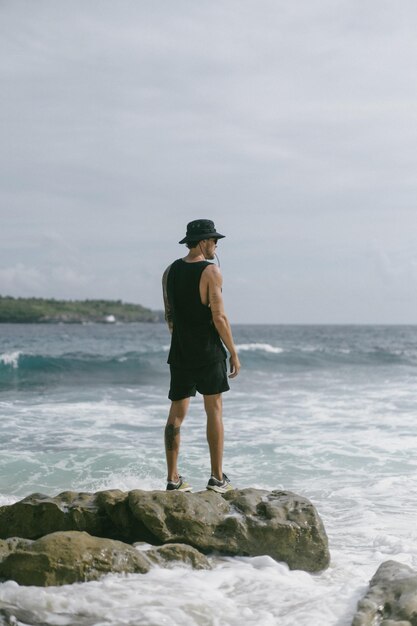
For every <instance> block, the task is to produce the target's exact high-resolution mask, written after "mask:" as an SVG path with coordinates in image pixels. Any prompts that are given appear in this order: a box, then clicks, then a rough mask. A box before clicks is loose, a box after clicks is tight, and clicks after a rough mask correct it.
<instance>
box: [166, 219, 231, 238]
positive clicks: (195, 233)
mask: <svg viewBox="0 0 417 626" xmlns="http://www.w3.org/2000/svg"><path fill="white" fill-rule="evenodd" d="M225 236H226V235H221V234H220V233H218V232H216V227H215V226H214V222H212V221H211V220H194V221H193V222H189V223H188V224H187V234H186V235H185V237H184V239H181V241H179V242H178V243H189V242H190V241H202V240H203V239H223V237H225Z"/></svg>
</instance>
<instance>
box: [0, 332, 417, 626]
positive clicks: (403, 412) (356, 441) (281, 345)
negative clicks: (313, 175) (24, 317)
mask: <svg viewBox="0 0 417 626" xmlns="http://www.w3.org/2000/svg"><path fill="white" fill-rule="evenodd" d="M234 335H235V340H236V343H237V344H238V347H239V352H240V358H241V361H242V366H243V367H242V372H241V375H240V376H239V377H238V378H237V379H235V380H233V381H231V387H232V389H231V391H230V392H229V393H227V394H225V395H224V422H225V435H226V443H225V463H224V467H225V471H226V473H227V474H228V475H229V476H230V478H231V479H232V482H233V483H234V484H235V485H236V486H238V487H247V486H256V487H261V488H267V489H273V488H283V489H289V490H293V491H296V492H298V493H300V494H303V495H305V496H307V497H308V498H310V499H311V500H312V501H313V503H314V504H315V505H316V506H317V508H318V510H319V512H320V514H321V516H322V518H323V520H324V523H325V526H326V529H327V532H328V535H329V540H330V548H331V553H332V564H331V567H330V568H329V570H327V571H326V572H324V573H322V574H320V575H315V576H311V575H308V574H306V573H304V572H289V571H288V568H286V566H285V565H284V564H277V563H275V562H273V561H271V560H270V559H268V558H266V557H265V558H258V559H234V560H229V559H214V566H215V569H214V570H213V572H192V571H191V570H178V569H174V570H169V571H166V570H165V571H164V570H160V569H158V568H156V569H155V570H153V571H152V572H151V573H150V574H147V575H145V576H133V577H129V578H128V579H126V578H122V579H121V578H118V577H115V576H111V577H108V578H106V579H105V580H104V581H100V582H98V583H87V584H84V585H80V586H77V591H75V587H65V588H62V589H49V590H44V591H42V592H41V594H40V595H39V592H38V591H34V590H31V589H30V588H26V589H25V588H23V587H22V588H21V587H19V586H17V585H15V583H11V582H6V583H3V584H0V604H1V602H3V603H7V604H9V605H11V606H13V607H16V611H18V610H23V608H24V609H25V610H27V611H29V613H30V614H31V615H32V616H33V623H35V620H36V619H38V620H39V619H41V620H43V623H46V624H54V623H58V622H59V623H65V624H70V623H74V624H75V623H80V619H81V617H80V615H81V614H82V615H84V616H87V617H88V618H89V619H92V620H93V622H94V623H97V624H98V623H103V624H119V623H124V624H132V625H133V624H142V623H143V624H213V625H214V624H233V625H234V624H238V623H240V621H241V619H242V617H244V619H245V621H246V622H247V623H248V624H258V625H259V624H261V625H263V624H265V625H268V624H277V623H279V624H280V625H283V626H286V625H292V624H295V623H297V625H298V624H306V625H307V624H308V625H309V626H312V625H313V626H315V625H317V626H319V625H320V626H327V625H329V626H333V625H335V626H336V625H337V626H344V625H345V624H346V626H347V625H348V624H350V621H351V618H352V612H353V610H354V607H355V604H356V602H357V600H358V598H359V596H360V594H361V593H362V592H363V591H364V589H365V588H366V584H367V581H368V579H369V578H370V576H371V575H372V574H373V573H374V571H375V569H376V568H377V567H378V565H379V563H380V562H382V561H383V560H387V559H388V558H396V559H398V560H400V561H402V562H404V563H408V564H409V565H412V566H415V567H416V566H417V549H416V546H417V543H416V534H417V531H415V529H414V520H415V518H416V513H417V504H416V502H417V498H416V495H417V493H416V492H417V488H416V484H417V481H416V478H417V439H416V436H415V415H416V408H417V407H416V400H415V398H416V382H417V327H415V326H411V327H382V326H380V327H369V326H368V327H358V326H351V327H348V326H254V325H253V326H249V325H248V326H236V327H235V328H234ZM168 344H169V333H168V331H167V329H166V328H165V326H163V325H159V324H134V325H110V324H109V325H86V326H64V325H62V326H59V325H51V326H41V325H35V326H32V325H27V326H26V325H22V326H18V325H1V326H0V415H1V420H0V442H1V448H2V451H3V452H2V454H1V457H0V502H1V503H3V504H5V503H10V502H13V501H15V500H17V499H20V498H22V497H24V496H26V495H28V494H29V493H32V492H35V491H36V492H43V493H47V494H51V495H53V494H56V493H58V492H60V491H63V490H66V489H74V490H83V491H94V490H98V489H106V488H119V489H123V490H127V489H135V488H145V489H161V488H164V486H165V471H166V470H165V460H164V450H163V429H164V425H165V421H166V415H167V411H168V399H167V389H168V382H169V381H168V367H167V365H166V358H167V354H168ZM208 471H209V458H208V451H207V444H206V441H205V417H204V412H203V407H202V400H201V397H197V398H195V399H194V400H193V402H192V404H191V409H190V413H189V416H188V417H187V420H186V422H185V423H184V426H183V429H182V452H181V472H182V473H183V474H184V475H185V476H186V478H187V480H188V481H189V482H191V483H192V484H193V486H194V489H195V490H198V489H203V488H204V487H205V484H206V482H207V478H208ZM178 581H186V583H187V585H188V590H189V593H186V594H185V595H183V596H181V597H178V594H176V593H175V588H176V586H177V585H178ZM220 581H223V585H221V584H220ZM203 588H204V589H205V590H206V591H205V593H202V592H201V590H202V589H203ZM277 588H279V594H278V593H277ZM138 594H139V596H140V598H141V599H142V601H141V602H139V600H138ZM210 594H212V595H214V596H215V598H216V603H215V606H213V604H212V602H211V601H210ZM40 598H41V600H40ZM103 598H105V599H106V607H107V609H106V611H104V609H103ZM121 598H123V599H121ZM173 603H174V604H175V611H174V612H173V611H172V610H171V608H172V604H173ZM80 611H81V613H80ZM122 618H123V619H122ZM54 620H55V621H54ZM77 620H78V621H77ZM121 620H122V621H121ZM161 620H162V621H161ZM163 620H165V621H163ZM0 623H1V622H0ZM90 623H91V622H90Z"/></svg>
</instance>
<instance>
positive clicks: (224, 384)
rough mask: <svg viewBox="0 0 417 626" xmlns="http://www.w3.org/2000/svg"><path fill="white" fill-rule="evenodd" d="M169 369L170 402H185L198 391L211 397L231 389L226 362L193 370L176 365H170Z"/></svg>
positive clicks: (210, 364)
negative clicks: (184, 400)
mask: <svg viewBox="0 0 417 626" xmlns="http://www.w3.org/2000/svg"><path fill="white" fill-rule="evenodd" d="M169 368H170V370H171V386H170V388H169V394H168V398H169V399H170V400H183V399H184V398H189V397H190V396H195V393H196V391H198V392H199V393H201V394H202V395H203V396H211V395H213V394H215V393H223V392H224V391H229V389H230V387H229V383H228V381H227V367H226V360H224V361H218V362H216V363H209V364H208V365H204V366H203V367H198V368H196V369H191V370H189V369H183V368H181V367H175V366H174V365H170V366H169Z"/></svg>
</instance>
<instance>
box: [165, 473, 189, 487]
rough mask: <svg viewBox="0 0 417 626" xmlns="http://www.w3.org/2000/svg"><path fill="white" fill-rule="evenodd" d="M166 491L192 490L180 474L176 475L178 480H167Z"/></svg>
mask: <svg viewBox="0 0 417 626" xmlns="http://www.w3.org/2000/svg"><path fill="white" fill-rule="evenodd" d="M166 490H167V491H192V487H191V485H189V484H188V483H186V482H185V480H183V478H182V476H178V481H177V482H175V481H173V480H169V481H168V482H167V489H166Z"/></svg>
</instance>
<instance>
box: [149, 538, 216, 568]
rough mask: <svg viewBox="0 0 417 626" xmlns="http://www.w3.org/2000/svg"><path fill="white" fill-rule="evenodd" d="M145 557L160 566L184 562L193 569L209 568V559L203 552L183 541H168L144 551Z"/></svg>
mask: <svg viewBox="0 0 417 626" xmlns="http://www.w3.org/2000/svg"><path fill="white" fill-rule="evenodd" d="M145 555H146V557H147V558H148V559H149V560H150V561H151V563H155V564H156V565H160V566H162V567H169V566H170V565H175V566H177V565H178V563H179V562H180V563H184V564H185V565H188V566H190V567H192V568H193V569H211V565H210V561H209V560H208V558H207V557H206V556H204V554H201V552H199V551H198V550H196V549H195V548H192V547H191V546H188V545H187V544H185V543H169V544H166V545H165V546H159V547H158V548H152V549H151V550H147V551H146V552H145Z"/></svg>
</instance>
